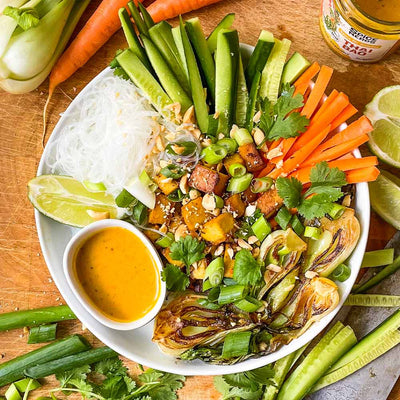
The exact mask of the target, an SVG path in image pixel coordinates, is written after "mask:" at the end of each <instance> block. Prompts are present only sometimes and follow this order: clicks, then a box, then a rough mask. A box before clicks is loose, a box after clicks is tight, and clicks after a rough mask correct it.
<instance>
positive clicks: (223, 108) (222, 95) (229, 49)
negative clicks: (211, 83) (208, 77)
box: [215, 29, 239, 136]
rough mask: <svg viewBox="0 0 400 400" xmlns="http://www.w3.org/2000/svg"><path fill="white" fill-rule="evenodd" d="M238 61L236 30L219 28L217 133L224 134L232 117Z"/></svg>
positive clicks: (216, 100)
mask: <svg viewBox="0 0 400 400" xmlns="http://www.w3.org/2000/svg"><path fill="white" fill-rule="evenodd" d="M238 62H239V36H238V32H237V31H236V30H231V29H225V30H221V31H220V32H219V34H218V41H217V53H216V57H215V67H216V72H215V74H216V80H215V113H216V115H217V116H218V133H223V134H225V135H226V136H227V135H228V134H229V131H230V129H231V127H232V123H233V118H234V107H235V104H236V87H237V70H238Z"/></svg>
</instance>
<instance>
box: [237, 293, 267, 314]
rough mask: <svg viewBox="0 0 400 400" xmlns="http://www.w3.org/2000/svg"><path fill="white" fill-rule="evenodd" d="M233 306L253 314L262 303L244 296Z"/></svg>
mask: <svg viewBox="0 0 400 400" xmlns="http://www.w3.org/2000/svg"><path fill="white" fill-rule="evenodd" d="M234 304H235V306H236V307H237V308H239V309H240V310H242V311H245V312H255V311H257V310H258V309H259V308H260V307H262V306H263V303H262V301H259V300H257V299H255V298H254V297H250V296H246V297H245V298H244V299H242V300H238V301H235V303H234Z"/></svg>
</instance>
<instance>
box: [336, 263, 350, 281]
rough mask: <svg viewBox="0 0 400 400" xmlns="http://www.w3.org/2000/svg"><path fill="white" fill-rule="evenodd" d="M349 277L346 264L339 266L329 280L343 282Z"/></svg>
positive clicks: (348, 269)
mask: <svg viewBox="0 0 400 400" xmlns="http://www.w3.org/2000/svg"><path fill="white" fill-rule="evenodd" d="M350 275H351V269H350V267H348V266H347V265H346V264H340V265H338V266H337V267H336V269H335V270H334V271H333V272H332V274H331V278H332V279H334V280H336V281H339V282H344V281H347V279H349V278H350Z"/></svg>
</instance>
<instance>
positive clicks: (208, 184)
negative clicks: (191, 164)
mask: <svg viewBox="0 0 400 400" xmlns="http://www.w3.org/2000/svg"><path fill="white" fill-rule="evenodd" d="M228 179H229V177H228V176H227V175H225V174H221V173H219V172H217V171H214V170H213V169H211V168H208V167H205V166H204V165H200V164H197V165H196V167H195V169H194V170H193V172H192V174H191V175H190V179H189V186H191V187H193V188H195V189H197V190H200V191H201V192H205V193H215V194H218V195H221V194H222V193H223V192H224V191H225V187H226V184H227V183H228Z"/></svg>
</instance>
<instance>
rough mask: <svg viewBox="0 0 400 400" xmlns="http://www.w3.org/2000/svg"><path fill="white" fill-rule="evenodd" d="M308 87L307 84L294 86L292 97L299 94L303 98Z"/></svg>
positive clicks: (308, 84)
mask: <svg viewBox="0 0 400 400" xmlns="http://www.w3.org/2000/svg"><path fill="white" fill-rule="evenodd" d="M309 86H310V83H309V82H308V83H301V84H300V85H298V86H295V89H294V93H293V96H296V94H298V93H300V94H301V95H302V96H303V97H304V98H305V96H306V92H307V89H308V88H309Z"/></svg>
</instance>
